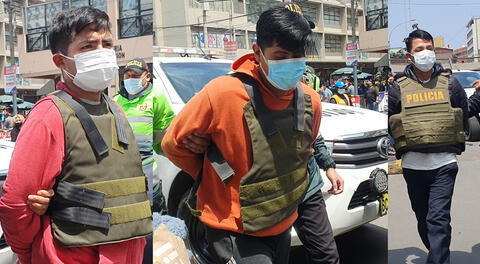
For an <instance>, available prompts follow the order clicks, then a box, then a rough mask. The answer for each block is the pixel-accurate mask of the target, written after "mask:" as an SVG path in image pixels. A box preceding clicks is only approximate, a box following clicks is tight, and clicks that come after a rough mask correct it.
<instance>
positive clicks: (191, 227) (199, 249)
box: [177, 189, 215, 264]
mask: <svg viewBox="0 0 480 264" xmlns="http://www.w3.org/2000/svg"><path fill="white" fill-rule="evenodd" d="M189 193H190V189H188V190H187V191H186V192H185V193H184V194H183V196H182V198H181V199H180V203H179V205H178V210H177V217H178V218H180V219H182V220H183V221H185V224H186V225H187V228H188V238H187V247H188V249H190V250H191V251H192V254H193V258H194V260H195V262H196V263H199V264H213V263H215V261H213V257H212V256H211V254H210V252H209V251H208V247H207V246H208V243H207V240H206V239H205V228H204V225H203V223H202V222H201V221H200V220H198V218H197V217H195V216H193V215H192V214H191V213H190V210H189V209H188V207H187V206H186V205H185V201H186V200H187V198H188V194H189Z"/></svg>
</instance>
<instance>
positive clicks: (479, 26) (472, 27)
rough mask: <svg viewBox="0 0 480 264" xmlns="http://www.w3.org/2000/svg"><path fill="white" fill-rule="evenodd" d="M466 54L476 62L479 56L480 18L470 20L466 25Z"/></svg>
mask: <svg viewBox="0 0 480 264" xmlns="http://www.w3.org/2000/svg"><path fill="white" fill-rule="evenodd" d="M467 54H468V57H471V58H472V57H473V58H474V59H473V60H474V61H475V62H478V57H479V54H480V18H472V19H470V21H469V22H468V24H467Z"/></svg>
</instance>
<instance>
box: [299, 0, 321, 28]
mask: <svg viewBox="0 0 480 264" xmlns="http://www.w3.org/2000/svg"><path fill="white" fill-rule="evenodd" d="M293 2H294V3H296V4H297V5H298V6H300V9H302V12H303V14H304V15H305V17H306V18H307V19H308V20H310V21H312V22H314V23H315V24H316V23H317V21H318V13H319V11H318V9H319V7H320V5H317V4H312V3H306V1H304V0H295V1H293Z"/></svg>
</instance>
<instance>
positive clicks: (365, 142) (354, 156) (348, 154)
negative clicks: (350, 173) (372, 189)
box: [332, 130, 388, 169]
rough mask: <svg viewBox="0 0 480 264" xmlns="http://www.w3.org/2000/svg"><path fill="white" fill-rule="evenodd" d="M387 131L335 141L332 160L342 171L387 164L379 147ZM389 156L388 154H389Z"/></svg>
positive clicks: (362, 134)
mask: <svg viewBox="0 0 480 264" xmlns="http://www.w3.org/2000/svg"><path fill="white" fill-rule="evenodd" d="M387 136H388V134H387V131H386V130H382V131H373V132H368V133H361V134H359V135H354V136H350V137H344V138H341V139H336V140H334V141H333V149H332V158H333V159H334V160H335V163H336V164H337V168H340V169H359V168H365V167H369V166H374V165H378V164H381V163H385V162H387V159H388V157H382V156H381V155H380V152H379V149H378V147H377V145H378V144H379V141H380V140H382V139H383V138H385V137H387ZM387 154H388V153H387Z"/></svg>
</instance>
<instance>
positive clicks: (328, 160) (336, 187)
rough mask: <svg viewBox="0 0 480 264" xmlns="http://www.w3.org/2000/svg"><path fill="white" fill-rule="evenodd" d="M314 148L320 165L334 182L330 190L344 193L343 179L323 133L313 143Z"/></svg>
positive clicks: (331, 192)
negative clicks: (336, 167)
mask: <svg viewBox="0 0 480 264" xmlns="http://www.w3.org/2000/svg"><path fill="white" fill-rule="evenodd" d="M313 150H314V154H313V155H314V157H315V161H316V162H317V164H318V167H320V168H321V169H323V170H324V171H325V172H326V174H327V178H328V180H329V181H330V182H331V183H332V188H331V189H330V190H328V192H329V193H330V194H334V195H337V194H340V193H342V192H343V188H344V182H343V179H342V177H341V176H340V175H339V174H338V173H337V171H336V170H335V161H334V160H333V158H332V156H330V153H329V152H328V149H327V146H326V145H325V141H324V140H323V137H322V136H321V135H320V136H318V138H317V139H316V140H315V142H314V143H313Z"/></svg>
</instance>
